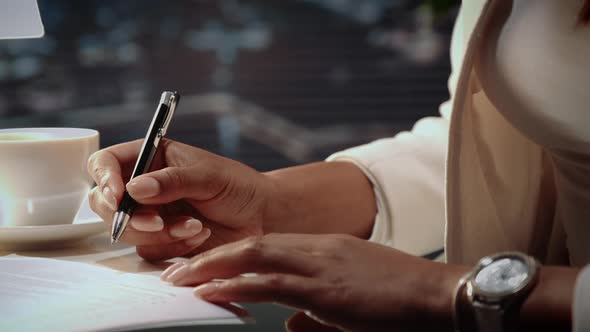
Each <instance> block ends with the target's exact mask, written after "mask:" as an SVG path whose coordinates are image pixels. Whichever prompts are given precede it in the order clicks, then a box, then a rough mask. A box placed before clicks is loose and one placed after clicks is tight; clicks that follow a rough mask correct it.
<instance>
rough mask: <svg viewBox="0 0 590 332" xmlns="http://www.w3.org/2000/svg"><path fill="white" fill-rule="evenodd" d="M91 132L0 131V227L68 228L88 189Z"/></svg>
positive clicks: (95, 138) (93, 144)
mask: <svg viewBox="0 0 590 332" xmlns="http://www.w3.org/2000/svg"><path fill="white" fill-rule="evenodd" d="M98 145H99V135H98V132H97V131H96V130H92V129H80V128H16V129H0V226H2V227H9V226H40V225H57V224H68V223H72V222H73V220H74V217H75V216H76V213H77V212H78V209H79V208H80V205H81V203H82V201H83V200H84V198H85V197H86V195H87V194H88V191H89V189H90V186H91V184H92V180H91V179H90V177H89V175H88V172H87V171H86V164H87V160H88V158H89V157H90V155H91V154H92V153H94V152H95V151H97V150H98Z"/></svg>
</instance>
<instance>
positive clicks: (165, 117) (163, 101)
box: [111, 91, 180, 244]
mask: <svg viewBox="0 0 590 332" xmlns="http://www.w3.org/2000/svg"><path fill="white" fill-rule="evenodd" d="M179 100H180V95H179V94H178V92H169V91H164V92H162V97H161V98H160V103H159V104H158V108H157V109H156V113H155V114H154V118H153V119H152V123H151V124H150V128H149V129H148V132H147V135H146V136H145V139H144V140H143V145H142V146H141V151H140V153H139V157H138V158H137V162H136V163H135V168H134V169H133V173H132V174H131V178H130V179H129V180H130V181H131V179H133V178H135V177H138V176H140V175H142V174H144V173H147V172H149V170H150V167H151V165H152V160H153V159H154V156H155V155H156V151H157V150H158V145H159V143H160V139H162V137H164V135H166V131H167V130H168V126H169V125H170V121H171V120H172V116H173V115H174V111H175V110H176V105H178V101H179ZM137 205H138V203H137V202H136V201H135V200H134V199H133V198H132V197H131V196H130V195H129V193H128V192H127V190H125V193H124V194H123V199H122V200H121V204H119V208H118V209H117V212H116V213H115V216H114V218H113V228H112V230H111V244H113V243H115V242H117V241H119V239H120V238H121V235H123V232H124V231H125V228H127V223H129V219H131V216H132V215H133V211H134V210H135V208H136V207H137Z"/></svg>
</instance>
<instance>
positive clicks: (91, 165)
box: [86, 151, 100, 174]
mask: <svg viewBox="0 0 590 332" xmlns="http://www.w3.org/2000/svg"><path fill="white" fill-rule="evenodd" d="M99 154H100V151H97V152H94V153H93V154H92V155H90V157H89V158H88V162H87V163H86V168H87V169H88V173H90V174H94V173H95V171H96V167H97V160H98V155H99Z"/></svg>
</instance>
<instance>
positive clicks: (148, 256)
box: [135, 246, 168, 262]
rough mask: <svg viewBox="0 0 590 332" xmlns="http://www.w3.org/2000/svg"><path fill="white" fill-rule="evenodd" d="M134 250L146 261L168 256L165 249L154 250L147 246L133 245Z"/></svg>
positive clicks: (159, 259) (162, 258)
mask: <svg viewBox="0 0 590 332" xmlns="http://www.w3.org/2000/svg"><path fill="white" fill-rule="evenodd" d="M135 252H137V255H138V256H139V257H141V258H142V259H144V260H146V261H148V262H156V261H161V260H164V259H166V258H168V257H167V255H166V252H165V251H162V250H154V249H153V248H151V247H147V246H137V247H135Z"/></svg>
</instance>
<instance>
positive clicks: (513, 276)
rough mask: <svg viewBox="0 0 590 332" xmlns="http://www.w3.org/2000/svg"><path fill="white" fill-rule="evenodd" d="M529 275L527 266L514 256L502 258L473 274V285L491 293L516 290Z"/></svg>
mask: <svg viewBox="0 0 590 332" xmlns="http://www.w3.org/2000/svg"><path fill="white" fill-rule="evenodd" d="M528 277H529V269H528V266H527V265H526V264H525V263H524V262H523V261H521V260H519V259H515V258H502V259H499V260H497V261H494V262H492V263H490V264H489V265H487V266H485V267H484V268H482V269H481V270H480V271H479V272H478V273H477V275H476V276H475V280H474V283H475V286H476V287H477V288H479V289H480V290H482V291H484V292H488V293H492V294H497V293H506V292H508V293H510V292H515V291H517V290H518V289H519V288H520V287H521V286H522V285H523V283H524V282H525V280H527V278H528Z"/></svg>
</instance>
